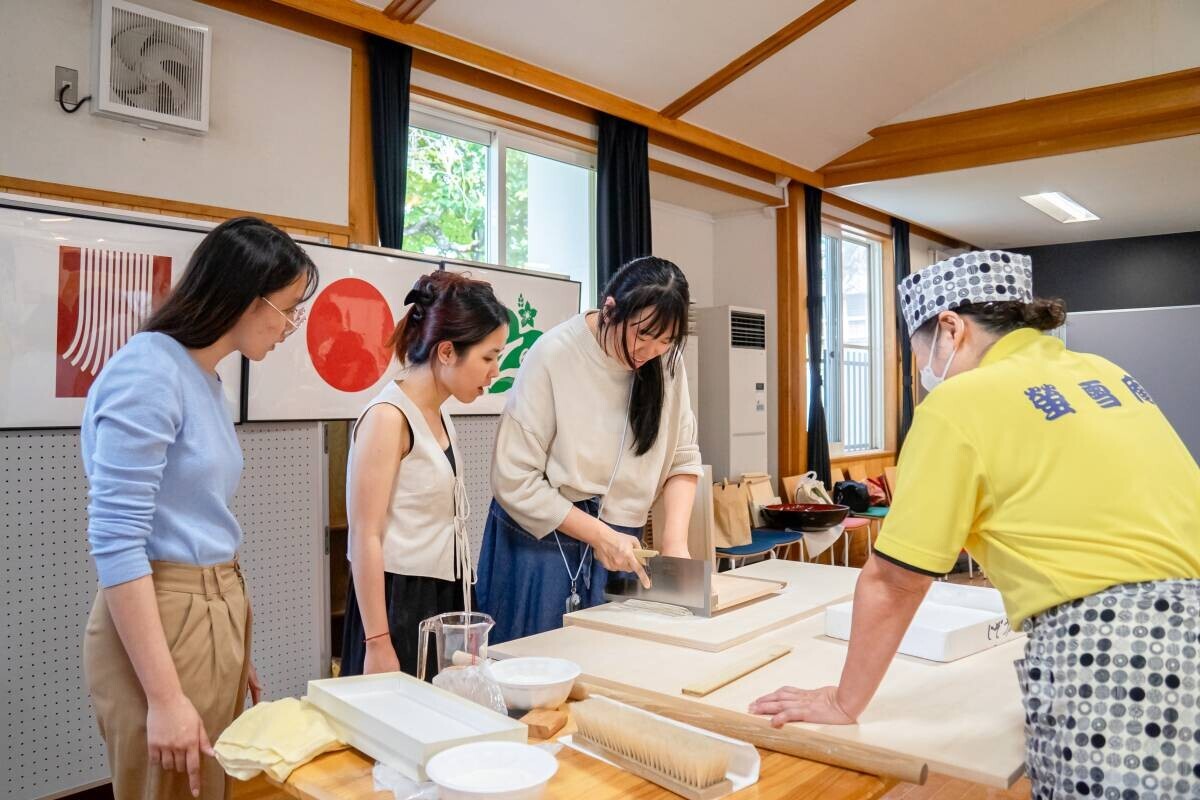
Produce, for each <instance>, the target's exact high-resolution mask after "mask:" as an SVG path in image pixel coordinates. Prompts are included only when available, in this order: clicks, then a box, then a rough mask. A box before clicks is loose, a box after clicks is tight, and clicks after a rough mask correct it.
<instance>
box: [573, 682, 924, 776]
mask: <svg viewBox="0 0 1200 800" xmlns="http://www.w3.org/2000/svg"><path fill="white" fill-rule="evenodd" d="M575 686H576V687H577V688H578V689H579V691H580V693H581V694H582V693H584V692H586V693H587V694H588V695H600V696H601V697H609V698H612V699H613V700H618V701H620V702H622V703H628V704H629V705H633V706H637V707H638V708H642V709H645V710H646V711H651V712H653V713H655V714H661V715H662V716H664V717H670V718H671V719H674V720H679V721H680V722H686V723H688V724H689V725H695V726H696V727H697V728H704V729H705V730H708V731H712V732H713V733H719V734H721V735H723V736H729V737H732V738H734V739H741V740H742V741H743V742H749V743H750V744H753V745H756V746H758V747H761V748H763V749H765V750H774V751H776V752H778V753H786V754H787V755H790V756H796V757H797V758H807V759H809V760H810V761H820V762H821V763H822V764H832V765H833V766H835V767H843V768H844V769H852V770H855V771H857V772H865V773H867V774H868V775H883V776H886V777H889V778H896V779H897V780H901V781H904V782H906V783H916V784H923V783H925V779H926V778H927V777H928V775H929V766H928V765H927V764H926V763H925V762H924V761H922V760H921V759H919V758H915V757H913V756H908V755H904V754H902V753H894V752H890V751H888V750H885V749H883V748H881V747H877V746H874V745H868V744H862V743H860V742H854V741H850V740H845V739H838V738H836V737H833V736H830V735H829V734H827V733H824V732H822V731H820V730H814V729H808V728H802V727H799V726H796V725H785V726H784V727H783V728H781V729H776V728H773V727H771V722H770V720H768V719H766V718H765V717H761V716H754V715H751V714H747V713H743V712H740V711H731V710H728V709H724V708H720V707H718V706H713V705H708V704H707V703H703V702H701V701H698V700H691V699H687V698H682V697H671V696H669V695H663V694H656V693H654V692H650V691H647V690H645V689H638V688H635V687H629V686H620V685H617V684H611V683H608V682H604V683H598V682H596V681H595V680H594V679H592V680H588V679H586V678H580V679H579V680H577V681H576V682H575Z"/></svg>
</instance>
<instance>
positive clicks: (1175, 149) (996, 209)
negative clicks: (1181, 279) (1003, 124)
mask: <svg viewBox="0 0 1200 800" xmlns="http://www.w3.org/2000/svg"><path fill="white" fill-rule="evenodd" d="M833 191H834V192H836V193H837V194H839V195H842V196H843V197H848V198H850V199H851V200H856V201H858V202H860V203H864V204H866V205H870V206H874V207H875V208H878V209H880V210H882V211H886V212H888V213H890V214H894V215H896V216H900V217H904V218H906V219H911V220H918V221H920V223H921V224H922V225H925V226H927V227H930V228H933V229H935V230H939V231H942V232H943V233H947V234H949V235H951V236H955V237H957V238H959V239H962V240H963V241H966V242H970V243H971V244H973V245H976V246H978V247H983V248H988V247H1014V246H1020V245H1038V244H1058V243H1062V242H1080V241H1091V240H1093V239H1117V238H1123V237H1127V236H1149V235H1152V234H1160V233H1179V232H1181V231H1195V230H1200V136H1188V137H1183V138H1179V139H1166V140H1163V141H1160V142H1147V143H1145V144H1135V145H1128V146H1126V147H1113V148H1109V149H1107V150H1091V151H1089V152H1086V153H1072V154H1070V155H1065V156H1053V157H1051V158H1039V159H1032V160H1029V161H1015V162H1013V163H1011V164H996V165H993V166H987V167H976V168H974V169H964V170H957V171H954V172H939V173H935V174H933V175H918V176H914V177H911V178H897V179H895V180H890V181H877V182H875V183H868V184H859V185H857V186H841V187H838V188H837V189H834V190H833ZM1039 192H1063V193H1065V194H1067V195H1068V196H1070V197H1071V198H1072V199H1074V200H1075V201H1077V202H1079V203H1082V204H1083V205H1084V206H1086V207H1087V208H1088V209H1090V210H1091V211H1092V212H1094V213H1095V214H1097V215H1098V216H1099V217H1100V219H1099V220H1098V221H1096V222H1077V223H1072V224H1069V225H1064V224H1063V223H1061V222H1056V221H1055V220H1053V219H1051V218H1050V217H1048V216H1046V215H1045V214H1043V213H1041V212H1040V211H1037V210H1036V209H1034V208H1033V207H1032V206H1030V205H1028V204H1027V203H1025V202H1024V201H1022V200H1021V195H1028V194H1037V193H1039Z"/></svg>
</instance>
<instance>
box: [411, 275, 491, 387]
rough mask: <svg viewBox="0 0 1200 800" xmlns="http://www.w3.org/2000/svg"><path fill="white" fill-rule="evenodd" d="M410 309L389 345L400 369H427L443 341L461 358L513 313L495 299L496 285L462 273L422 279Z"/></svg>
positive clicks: (414, 288) (413, 292)
mask: <svg viewBox="0 0 1200 800" xmlns="http://www.w3.org/2000/svg"><path fill="white" fill-rule="evenodd" d="M404 304H405V305H407V306H410V308H409V309H408V312H407V313H405V315H404V316H403V317H401V318H400V322H399V324H398V325H396V330H395V332H394V333H393V334H392V338H391V339H390V340H389V341H388V346H389V347H392V348H394V349H395V351H396V358H397V359H398V360H399V361H400V363H401V364H405V365H408V366H413V365H417V364H424V363H425V362H426V361H428V360H429V357H430V356H431V355H433V350H434V348H435V347H437V346H438V344H439V343H440V342H450V343H451V344H453V345H454V351H455V352H456V353H458V354H459V355H460V356H461V355H463V354H465V353H466V351H467V350H469V349H470V348H471V347H472V346H473V345H476V344H479V343H480V342H482V341H483V340H484V339H486V338H487V337H488V335H490V334H491V333H492V331H494V330H496V328H499V327H500V326H501V325H508V309H507V308H505V307H504V304H503V303H501V302H500V301H499V300H497V299H496V294H495V292H493V291H492V285H491V284H490V283H487V282H486V281H477V280H472V279H471V278H468V277H467V276H466V275H462V274H460V273H457V272H447V271H445V270H441V271H438V272H431V273H429V274H428V275H422V276H421V277H420V278H417V282H416V283H415V284H413V288H412V290H411V291H410V292H409V293H408V295H407V296H406V297H405V298H404Z"/></svg>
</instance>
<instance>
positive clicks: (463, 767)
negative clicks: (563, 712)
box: [425, 742, 558, 800]
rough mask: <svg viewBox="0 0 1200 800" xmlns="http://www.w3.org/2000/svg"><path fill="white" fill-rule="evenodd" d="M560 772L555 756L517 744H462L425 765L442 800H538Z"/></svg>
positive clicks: (532, 747)
mask: <svg viewBox="0 0 1200 800" xmlns="http://www.w3.org/2000/svg"><path fill="white" fill-rule="evenodd" d="M557 771H558V761H557V760H556V759H555V758H554V756H552V755H550V754H549V753H548V752H546V751H545V750H543V749H542V748H540V747H534V746H533V745H528V744H518V743H517V742H472V743H471V744H463V745H459V746H458V747H451V748H450V749H449V750H443V751H442V752H440V753H438V754H437V755H435V756H434V757H433V758H431V759H429V761H428V763H426V764H425V774H426V775H428V776H429V780H431V781H433V782H434V783H436V784H437V785H438V790H439V794H438V796H439V797H440V798H441V800H477V798H486V800H538V798H540V797H541V796H542V793H543V792H544V791H545V789H546V782H547V781H549V780H550V779H551V778H552V777H554V773H555V772H557Z"/></svg>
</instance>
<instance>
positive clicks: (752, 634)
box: [563, 560, 859, 652]
mask: <svg viewBox="0 0 1200 800" xmlns="http://www.w3.org/2000/svg"><path fill="white" fill-rule="evenodd" d="M858 572H859V571H858V570H857V569H850V568H847V567H831V566H827V565H826V566H822V565H819V564H803V563H800V562H796V561H783V560H770V561H765V562H762V563H759V564H754V565H753V566H749V567H744V568H742V569H738V570H733V571H731V572H725V573H721V577H724V576H735V577H737V576H742V577H748V578H756V579H759V580H770V581H778V582H780V583H784V584H786V585H785V587H784V589H783V591H782V592H780V593H779V594H777V595H774V596H771V597H767V598H765V599H762V600H756V601H753V602H750V603H747V604H746V605H743V606H739V607H736V608H731V609H730V610H728V611H725V612H723V613H720V614H717V615H714V616H712V617H709V618H707V619H706V618H704V617H668V616H665V615H663V614H656V613H654V612H651V611H641V610H636V609H631V608H625V607H624V606H622V605H621V604H619V603H605V604H604V605H600V606H595V607H594V608H587V609H584V610H582V611H576V612H575V613H573V614H567V615H566V616H564V617H563V624H564V625H566V626H582V627H586V628H591V629H594V630H599V631H605V632H608V633H619V634H624V635H625V636H632V637H637V638H642V639H649V640H651V641H654V642H660V643H662V644H672V645H678V646H680V647H688V648H693V649H695V650H704V651H708V652H720V651H722V650H726V649H728V648H730V647H733V646H735V645H738V644H741V643H743V642H748V641H750V640H751V639H754V638H756V637H758V636H761V635H762V634H764V633H767V632H769V631H773V630H778V629H779V628H781V627H782V626H784V625H787V624H788V623H790V622H795V621H796V620H799V619H802V618H804V617H806V616H811V615H812V614H815V613H817V612H818V611H819V610H820V609H822V608H824V607H825V606H827V605H829V604H831V603H835V602H840V601H842V600H848V599H850V597H851V596H852V595H853V593H854V584H855V582H856V581H857V580H858Z"/></svg>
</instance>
